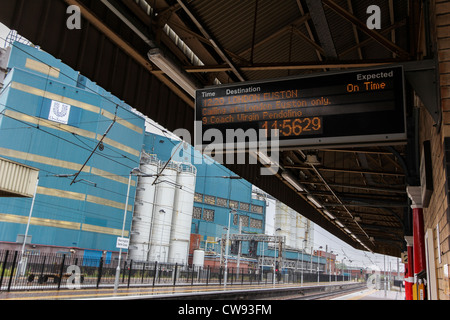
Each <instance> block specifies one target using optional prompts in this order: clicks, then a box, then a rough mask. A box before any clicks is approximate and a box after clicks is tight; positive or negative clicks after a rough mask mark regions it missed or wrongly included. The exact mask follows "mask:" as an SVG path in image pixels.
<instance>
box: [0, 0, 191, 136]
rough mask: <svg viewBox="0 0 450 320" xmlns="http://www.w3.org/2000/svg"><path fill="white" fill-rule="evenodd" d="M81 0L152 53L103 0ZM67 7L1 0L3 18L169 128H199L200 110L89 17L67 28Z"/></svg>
mask: <svg viewBox="0 0 450 320" xmlns="http://www.w3.org/2000/svg"><path fill="white" fill-rule="evenodd" d="M80 2H81V3H83V5H86V6H87V7H88V8H89V10H91V11H92V12H93V13H94V14H95V15H96V16H98V17H101V18H103V19H102V20H103V21H105V22H106V23H107V25H108V28H110V29H111V30H113V31H114V32H115V33H117V34H118V35H119V36H120V37H121V38H122V39H126V41H127V42H128V43H129V44H130V45H131V46H132V47H133V48H134V49H135V50H136V51H137V52H139V53H140V54H141V55H142V56H143V57H146V56H147V52H148V50H149V48H148V45H147V44H145V43H144V42H143V40H142V39H140V38H139V37H137V36H136V35H135V34H134V33H133V32H132V31H131V30H130V29H129V28H127V27H124V25H123V23H122V22H121V21H120V20H119V19H118V18H117V17H115V16H114V15H113V14H112V13H111V12H110V11H109V10H108V9H106V7H104V6H103V5H102V4H101V2H100V1H80ZM67 6H68V5H67V4H66V3H65V2H64V1H63V0H33V1H27V0H15V1H10V0H1V1H0V7H1V10H0V21H1V22H2V23H4V24H5V25H7V26H8V27H10V28H11V29H15V30H19V31H20V34H21V35H22V36H24V37H25V38H27V39H28V40H30V41H31V42H33V43H34V44H36V45H39V46H41V47H42V48H45V51H47V52H48V53H50V54H52V55H54V56H55V57H58V58H59V59H61V60H62V61H64V63H66V64H68V65H70V66H71V67H73V68H74V69H76V70H79V71H80V72H81V74H83V75H85V76H86V77H87V78H89V79H95V81H96V83H97V84H98V85H99V86H101V87H103V88H104V89H105V90H107V91H109V92H112V93H113V94H114V95H116V96H117V97H119V98H120V99H122V100H124V101H125V102H126V103H128V104H129V105H132V106H133V107H134V108H136V109H138V110H139V111H141V112H142V113H144V114H145V115H147V116H148V117H150V118H151V119H153V120H154V121H156V122H158V123H161V124H163V125H164V127H166V128H167V129H169V130H175V129H178V128H187V129H189V130H192V131H193V125H194V110H193V109H192V108H191V107H190V106H189V105H188V104H186V103H185V102H184V101H183V100H182V99H180V98H179V97H178V96H177V95H176V94H174V93H173V92H172V91H171V90H169V88H168V87H167V86H166V85H164V84H163V83H162V82H161V81H159V80H158V79H157V78H156V77H155V76H154V75H153V74H152V73H151V72H150V71H148V70H146V69H145V68H144V67H142V66H141V65H140V64H139V63H138V62H136V60H135V59H133V58H132V57H130V56H129V55H128V54H127V53H125V51H124V50H123V49H122V48H119V47H118V46H117V45H116V44H114V43H113V42H112V41H111V40H110V39H109V38H107V37H106V36H105V35H104V34H103V33H102V32H101V31H99V30H98V29H97V28H96V27H94V26H93V25H91V24H89V23H88V22H87V21H85V20H83V21H82V29H81V30H70V31H69V30H68V29H67V28H65V26H66V19H67V18H68V15H67V14H66V10H67ZM50 35H51V36H50ZM173 115H178V116H176V117H174V116H173Z"/></svg>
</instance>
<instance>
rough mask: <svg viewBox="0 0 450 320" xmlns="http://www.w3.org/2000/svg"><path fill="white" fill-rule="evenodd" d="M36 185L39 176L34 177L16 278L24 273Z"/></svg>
mask: <svg viewBox="0 0 450 320" xmlns="http://www.w3.org/2000/svg"><path fill="white" fill-rule="evenodd" d="M38 185H39V176H38V178H37V179H36V185H35V187H34V194H33V200H32V201H31V208H30V213H29V215H28V220H27V227H26V230H25V235H24V236H23V243H22V250H21V258H20V262H19V267H18V270H19V272H17V273H16V278H17V276H19V274H20V275H24V274H25V265H26V258H25V245H26V243H27V238H28V231H29V229H30V222H31V216H32V215H33V208H34V202H35V200H36V195H37V189H38Z"/></svg>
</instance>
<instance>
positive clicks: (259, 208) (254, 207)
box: [252, 204, 263, 213]
mask: <svg viewBox="0 0 450 320" xmlns="http://www.w3.org/2000/svg"><path fill="white" fill-rule="evenodd" d="M252 212H253V213H263V207H262V206H257V205H255V204H253V205H252Z"/></svg>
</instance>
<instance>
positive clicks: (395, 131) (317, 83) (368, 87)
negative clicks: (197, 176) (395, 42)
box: [196, 66, 406, 147]
mask: <svg viewBox="0 0 450 320" xmlns="http://www.w3.org/2000/svg"><path fill="white" fill-rule="evenodd" d="M403 78H404V77H403V68H402V67H401V66H398V67H397V66H395V67H384V68H378V69H365V70H363V71H361V70H359V71H352V72H339V73H323V74H320V75H315V76H307V77H297V78H289V79H284V80H274V81H262V82H252V83H250V82H248V83H246V82H243V83H238V84H232V85H221V86H216V87H211V88H206V89H202V90H198V91H197V93H196V120H197V121H200V122H201V123H202V134H203V133H205V132H206V131H207V130H208V129H218V130H219V131H220V132H222V133H223V136H224V137H225V136H226V130H227V129H235V130H236V129H243V130H248V129H255V130H256V131H257V132H258V139H259V138H261V136H260V135H261V134H263V135H264V138H266V139H267V138H270V135H271V129H278V130H279V131H278V139H279V140H280V146H291V147H303V146H315V147H320V146H330V145H358V144H365V145H368V144H370V145H371V144H379V143H385V142H404V141H405V140H406V124H405V106H404V105H405V101H404V80H403ZM202 143H203V145H207V144H210V142H209V141H208V142H206V141H202Z"/></svg>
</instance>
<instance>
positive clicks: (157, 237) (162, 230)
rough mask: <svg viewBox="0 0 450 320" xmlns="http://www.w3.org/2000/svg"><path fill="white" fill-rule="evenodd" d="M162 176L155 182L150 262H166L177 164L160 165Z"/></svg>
mask: <svg viewBox="0 0 450 320" xmlns="http://www.w3.org/2000/svg"><path fill="white" fill-rule="evenodd" d="M161 167H162V168H164V170H162V175H161V176H160V177H159V178H158V180H157V182H156V200H155V209H154V210H153V212H154V214H153V224H152V233H151V240H150V244H151V246H150V259H149V260H150V261H158V262H160V263H166V262H168V256H169V245H170V231H171V226H172V215H173V206H174V200H175V189H176V188H177V176H178V170H179V164H178V163H176V162H172V161H170V162H169V163H161Z"/></svg>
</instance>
